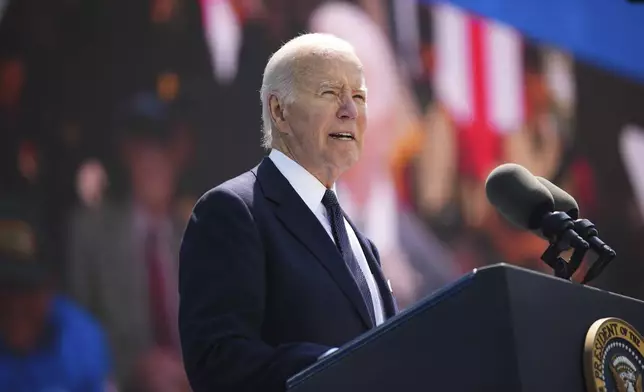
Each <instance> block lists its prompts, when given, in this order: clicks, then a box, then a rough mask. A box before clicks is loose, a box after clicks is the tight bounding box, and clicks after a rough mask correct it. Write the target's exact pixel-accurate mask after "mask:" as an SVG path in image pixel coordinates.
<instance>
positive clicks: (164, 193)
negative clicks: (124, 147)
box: [130, 143, 175, 209]
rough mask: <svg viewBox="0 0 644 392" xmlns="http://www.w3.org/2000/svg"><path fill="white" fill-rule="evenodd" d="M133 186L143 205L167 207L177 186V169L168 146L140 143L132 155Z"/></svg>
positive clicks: (155, 207) (154, 207)
mask: <svg viewBox="0 0 644 392" xmlns="http://www.w3.org/2000/svg"><path fill="white" fill-rule="evenodd" d="M130 169H131V173H132V182H133V184H132V186H133V189H134V192H135V195H136V197H137V199H138V201H139V202H140V203H142V204H143V205H145V206H147V207H150V208H153V209H157V208H165V207H166V206H167V205H168V204H169V203H170V201H171V199H172V196H173V194H174V190H175V189H174V187H175V182H174V181H175V170H174V167H173V165H172V159H171V156H170V153H169V152H168V150H167V148H165V147H163V146H159V145H157V144H154V143H140V144H138V145H137V146H136V148H134V149H133V151H132V155H131V157H130Z"/></svg>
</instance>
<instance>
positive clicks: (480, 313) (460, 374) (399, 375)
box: [287, 264, 644, 392]
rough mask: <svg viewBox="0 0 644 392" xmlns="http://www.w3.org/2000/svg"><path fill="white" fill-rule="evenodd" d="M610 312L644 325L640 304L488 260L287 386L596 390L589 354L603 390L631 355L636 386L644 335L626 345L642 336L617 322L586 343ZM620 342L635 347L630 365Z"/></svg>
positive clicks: (293, 389) (296, 391)
mask: <svg viewBox="0 0 644 392" xmlns="http://www.w3.org/2000/svg"><path fill="white" fill-rule="evenodd" d="M607 317H614V318H618V319H621V320H623V321H625V322H627V323H628V324H630V326H632V327H633V328H634V330H635V331H637V330H639V331H644V302H642V301H638V300H635V299H632V298H628V297H625V296H621V295H618V294H614V293H610V292H607V291H602V290H599V289H596V288H592V287H589V286H582V285H580V284H577V283H572V282H569V281H565V280H563V279H559V278H555V277H552V276H549V275H545V274H542V273H538V272H533V271H529V270H526V269H523V268H520V267H516V266H511V265H507V264H497V265H493V266H489V267H484V268H480V269H476V270H474V271H472V272H471V273H469V274H467V275H465V276H463V277H462V278H461V279H459V280H458V281H456V282H455V283H453V284H451V285H449V286H447V287H445V288H444V289H442V290H440V291H438V292H436V293H434V294H433V295H431V296H429V297H427V298H426V299H424V300H422V301H420V302H419V303H417V304H416V305H415V306H413V307H411V308H409V309H406V310H405V311H404V312H401V313H400V314H398V315H396V317H394V318H392V319H390V320H388V321H387V322H386V323H384V324H382V325H380V326H379V327H378V328H375V329H373V330H371V331H369V332H368V333H366V334H364V335H362V336H360V337H358V338H356V339H355V340H353V341H351V342H350V343H348V344H346V345H345V346H343V347H341V348H340V350H338V351H336V352H335V353H333V354H332V355H330V356H328V357H326V358H324V359H323V360H321V361H318V362H317V363H315V364H314V365H312V366H311V367H309V368H307V369H305V370H303V371H302V372H300V373H298V374H297V375H295V376H293V377H292V378H291V379H289V381H288V383H287V386H288V391H289V392H330V391H333V392H345V391H346V392H349V391H351V392H362V391H365V392H385V391H387V392H390V391H396V392H398V391H400V392H403V391H404V392H416V391H495V392H503V391H512V392H524V391H530V392H533V391H534V392H543V391H549V392H564V391H565V392H577V391H578V392H584V391H593V390H595V389H594V388H589V387H588V386H587V385H588V384H587V380H586V379H585V374H586V373H588V372H589V370H588V367H591V368H592V366H593V364H592V363H591V357H590V356H591V355H595V358H596V359H597V360H598V361H601V360H603V361H604V362H605V364H602V366H603V367H601V368H599V367H597V366H598V365H597V364H595V365H594V366H595V367H597V369H595V370H596V372H595V376H597V377H604V378H605V379H606V380H605V382H606V384H607V385H606V389H605V390H606V391H607V392H613V391H615V392H617V391H622V390H628V389H620V388H616V387H615V385H616V384H615V383H616V382H620V383H622V382H626V381H623V380H622V381H616V380H614V379H611V377H610V374H611V371H612V370H615V369H616V370H615V371H616V373H614V375H615V377H617V376H618V375H619V374H621V375H622V376H623V377H626V376H625V375H626V373H628V369H627V368H628V366H627V362H628V363H634V366H635V368H636V369H635V370H634V375H633V376H634V377H639V378H640V380H639V382H640V385H639V388H640V390H641V387H642V385H641V375H642V373H643V371H644V368H642V366H641V365H639V364H638V363H639V362H638V361H640V359H642V358H641V355H639V354H641V351H640V352H639V354H638V352H637V351H638V350H639V349H643V350H644V342H642V346H641V347H630V346H629V344H628V340H629V339H628V338H629V336H628V335H629V334H630V335H631V336H630V337H631V338H632V339H631V340H630V341H631V342H635V343H634V344H636V345H638V344H639V343H640V342H638V338H637V337H636V336H634V335H636V334H637V333H636V332H635V333H633V332H628V333H627V332H626V329H625V328H621V327H620V328H618V327H615V326H614V328H613V329H614V332H616V335H615V336H609V335H611V333H612V332H611V331H612V330H613V329H611V328H610V326H608V327H604V328H602V329H601V330H598V331H596V332H597V333H596V335H594V336H596V341H592V339H591V340H589V342H588V344H587V343H586V340H587V335H588V333H589V330H591V329H592V328H591V326H593V324H596V325H597V323H596V322H597V321H598V320H600V319H603V318H607ZM620 330H621V331H622V332H624V336H625V338H624V337H622V338H623V339H621V340H620V339H618V338H620V336H619V331H620ZM613 338H615V339H617V340H615V339H613ZM611 339H612V340H611ZM633 339H634V340H633ZM609 342H611V343H610V344H608V343H609ZM601 345H603V346H601ZM604 346H605V347H608V348H605V347H604ZM586 347H589V349H590V351H589V350H588V349H586ZM602 347H604V348H605V349H603V351H602ZM593 350H594V351H593ZM606 350H609V351H610V350H612V351H611V352H607V351H606ZM616 350H617V351H616ZM619 350H622V351H623V352H624V353H626V354H627V356H628V355H630V354H628V353H629V352H630V353H631V354H632V355H631V357H633V358H631V360H630V361H626V362H624V363H626V365H625V364H623V363H622V362H619V361H620V355H621V354H620V351H619ZM587 351H588V354H585V352H587ZM602 352H603V353H604V354H603V356H602V354H601V353H602ZM607 353H608V354H607ZM618 354H619V355H618ZM585 355H586V360H587V361H588V362H586V363H585V362H584V360H585V359H584V358H585ZM635 357H638V358H639V359H638V358H635ZM642 360H643V361H644V359H642ZM611 361H612V362H611ZM602 371H603V373H602ZM620 372H621V373H620ZM590 375H591V378H592V372H590ZM627 381H628V380H627ZM636 382H637V380H636V379H633V380H632V384H633V386H634V387H636V385H635V384H636ZM596 390H597V391H600V390H601V388H600V387H598V388H597V389H596ZM634 390H637V389H636V388H635V389H634Z"/></svg>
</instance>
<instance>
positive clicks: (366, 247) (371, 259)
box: [344, 214, 396, 319]
mask: <svg viewBox="0 0 644 392" xmlns="http://www.w3.org/2000/svg"><path fill="white" fill-rule="evenodd" d="M344 218H345V219H346V220H347V222H349V224H350V225H351V228H352V229H353V232H354V233H356V237H358V242H360V246H361V247H362V251H363V252H364V255H365V257H366V259H367V263H369V268H370V269H371V273H372V274H373V276H374V279H375V280H376V284H377V285H378V291H379V292H380V297H381V298H382V306H383V308H384V311H385V319H388V318H390V317H393V316H395V315H396V306H395V304H394V298H393V295H392V293H391V291H390V290H389V285H388V284H387V280H386V279H385V275H384V274H383V272H382V268H380V264H378V261H377V260H376V256H375V255H374V254H373V251H372V250H371V244H370V243H369V241H368V240H367V239H366V238H365V237H364V236H363V235H362V233H360V231H359V230H358V228H357V227H356V226H355V225H354V224H353V222H352V221H351V219H350V218H349V216H348V215H346V214H345V215H344Z"/></svg>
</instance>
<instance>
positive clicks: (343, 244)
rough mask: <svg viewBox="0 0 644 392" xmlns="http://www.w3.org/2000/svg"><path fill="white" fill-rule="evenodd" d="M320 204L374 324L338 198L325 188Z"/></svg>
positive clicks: (370, 301)
mask: <svg viewBox="0 0 644 392" xmlns="http://www.w3.org/2000/svg"><path fill="white" fill-rule="evenodd" d="M322 204H323V205H324V207H326V209H327V211H328V213H329V221H330V222H331V230H332V232H333V237H334V238H335V244H336V246H337V247H338V250H339V251H340V254H341V255H342V258H343V259H344V262H345V264H346V265H347V268H348V269H349V271H350V272H351V275H352V276H353V279H354V280H355V282H356V284H357V285H358V289H360V293H362V299H363V300H364V302H365V305H366V306H367V310H368V311H369V317H371V321H372V322H373V323H374V324H375V321H376V320H375V316H374V309H373V300H372V298H371V292H370V291H369V286H368V285H367V279H366V278H365V276H364V274H363V273H362V269H360V265H359V264H358V260H356V257H355V255H354V254H353V251H352V250H351V244H350V242H349V236H348V235H347V230H346V228H345V226H344V214H343V212H342V208H341V207H340V203H339V202H338V198H337V197H336V196H335V193H333V191H332V190H330V189H327V190H326V192H325V193H324V197H323V198H322Z"/></svg>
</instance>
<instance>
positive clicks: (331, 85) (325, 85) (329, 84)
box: [320, 80, 340, 89]
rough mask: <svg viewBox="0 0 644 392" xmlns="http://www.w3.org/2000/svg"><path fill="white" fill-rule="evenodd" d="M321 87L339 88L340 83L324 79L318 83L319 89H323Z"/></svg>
mask: <svg viewBox="0 0 644 392" xmlns="http://www.w3.org/2000/svg"><path fill="white" fill-rule="evenodd" d="M323 88H330V89H338V88H340V84H338V83H335V82H329V81H328V80H327V81H324V82H322V83H320V89H323Z"/></svg>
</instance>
